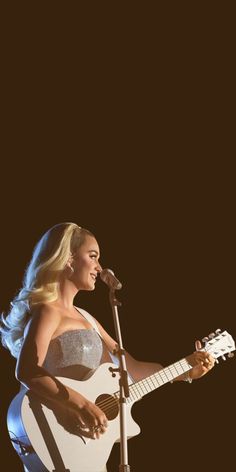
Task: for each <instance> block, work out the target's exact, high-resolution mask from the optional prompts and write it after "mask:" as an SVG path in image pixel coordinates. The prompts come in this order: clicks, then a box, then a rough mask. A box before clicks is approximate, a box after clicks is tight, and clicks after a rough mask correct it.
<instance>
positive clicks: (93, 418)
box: [51, 389, 108, 439]
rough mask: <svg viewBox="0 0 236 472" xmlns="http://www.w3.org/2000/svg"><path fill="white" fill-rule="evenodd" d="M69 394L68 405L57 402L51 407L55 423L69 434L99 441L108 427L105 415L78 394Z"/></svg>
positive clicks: (71, 392) (73, 392)
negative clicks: (55, 419)
mask: <svg viewBox="0 0 236 472" xmlns="http://www.w3.org/2000/svg"><path fill="white" fill-rule="evenodd" d="M70 394H71V397H73V401H72V400H71V397H70V403H69V404H68V403H67V402H63V401H57V402H56V403H55V402H54V403H52V405H51V409H52V410H53V412H54V414H55V416H56V418H57V421H58V422H59V424H61V425H62V426H63V428H65V429H66V431H69V432H70V433H71V434H76V435H78V436H84V437H85V438H91V439H99V438H100V435H101V434H104V433H105V432H106V430H107V427H108V420H107V417H106V415H105V413H104V412H103V411H102V410H101V409H100V408H99V407H98V406H97V405H95V403H93V402H91V401H89V400H88V399H87V398H85V397H84V396H83V395H81V394H80V393H78V392H76V391H74V390H73V391H72V390H71V389H70Z"/></svg>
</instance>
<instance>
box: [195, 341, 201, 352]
mask: <svg viewBox="0 0 236 472" xmlns="http://www.w3.org/2000/svg"><path fill="white" fill-rule="evenodd" d="M201 348H202V343H201V341H199V340H197V341H195V349H196V351H199V350H200V349H201Z"/></svg>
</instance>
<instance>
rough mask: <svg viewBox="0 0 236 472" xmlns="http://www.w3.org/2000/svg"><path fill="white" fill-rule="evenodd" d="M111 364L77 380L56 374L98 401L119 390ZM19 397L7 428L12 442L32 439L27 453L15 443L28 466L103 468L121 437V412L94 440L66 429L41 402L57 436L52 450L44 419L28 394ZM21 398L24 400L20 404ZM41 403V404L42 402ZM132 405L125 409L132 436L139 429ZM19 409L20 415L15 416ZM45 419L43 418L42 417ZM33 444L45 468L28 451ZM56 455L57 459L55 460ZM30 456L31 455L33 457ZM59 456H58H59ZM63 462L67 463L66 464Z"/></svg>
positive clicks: (80, 470) (77, 471)
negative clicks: (21, 438) (20, 439)
mask: <svg viewBox="0 0 236 472" xmlns="http://www.w3.org/2000/svg"><path fill="white" fill-rule="evenodd" d="M109 367H117V366H115V365H113V364H110V363H106V364H102V365H101V366H100V367H99V368H98V369H97V370H96V372H95V373H94V375H93V376H92V377H91V378H90V379H88V380H86V381H78V380H73V379H68V378H64V377H57V379H58V380H59V381H60V382H61V383H63V384H64V385H66V386H68V387H70V388H72V389H74V390H76V391H78V392H80V393H81V394H82V395H84V396H85V397H86V398H88V399H89V400H90V401H92V402H94V403H95V401H96V399H97V398H98V397H99V395H103V394H110V395H113V393H114V392H116V391H118V390H119V383H118V379H119V376H118V375H116V376H115V377H112V375H111V372H109V370H108V369H109ZM17 397H18V398H17ZM17 397H15V399H14V400H13V402H12V403H11V405H10V408H9V412H8V430H9V433H10V436H11V438H12V439H13V445H14V436H15V437H18V438H19V436H21V437H22V436H25V439H26V437H27V438H28V439H29V443H28V442H27V441H26V442H24V441H22V442H23V443H24V444H25V452H26V455H24V452H23V451H20V450H19V447H18V448H17V443H15V447H16V449H17V452H18V453H19V454H20V453H21V452H22V453H23V454H22V455H21V459H22V460H23V462H24V463H25V465H26V467H27V466H28V467H29V469H30V470H33V471H34V472H37V471H40V472H41V471H42V470H47V471H50V472H51V471H58V472H59V471H60V472H61V471H63V470H64V471H66V470H68V471H70V472H100V471H101V470H102V469H103V468H104V467H105V464H106V462H107V460H108V458H109V455H110V452H111V449H112V447H113V445H114V443H115V442H116V441H118V440H119V438H120V422H119V415H117V416H116V417H115V418H114V419H112V420H110V421H109V426H108V429H107V431H106V433H105V434H103V435H101V436H100V438H99V439H95V440H94V439H89V438H86V437H85V438H82V437H80V436H78V435H76V434H72V433H69V432H68V431H66V430H65V429H64V427H63V426H62V425H60V424H59V423H58V421H57V419H56V417H55V415H54V413H53V411H52V410H51V409H49V408H47V407H46V406H45V405H42V410H43V415H44V417H45V418H46V420H47V423H48V425H50V431H51V433H52V436H53V438H54V441H53V442H55V444H52V450H50V440H48V438H47V434H46V429H47V428H46V429H45V428H44V426H43V425H42V424H41V427H40V423H41V422H40V420H39V419H36V417H35V413H34V411H33V410H32V408H31V406H30V401H29V398H28V395H27V394H22V393H19V395H18V396H17ZM108 401H109V399H108ZM19 402H20V403H21V404H20V405H19ZM14 403H15V405H14ZM38 403H39V404H40V402H38ZM132 405H133V403H131V404H129V405H127V409H126V411H127V436H128V437H129V438H130V437H133V436H135V435H137V434H139V433H140V428H139V426H138V425H137V423H135V422H134V420H133V419H132V417H131V407H132ZM19 407H20V408H19ZM17 410H18V417H16V411H17ZM36 416H37V415H36ZM19 422H20V423H21V429H22V431H21V432H22V433H23V434H20V435H19V434H18V432H19ZM42 423H44V421H42ZM16 429H17V430H16ZM42 429H45V435H43V433H42ZM12 433H13V434H12ZM49 436H50V435H49ZM30 446H32V448H33V450H34V452H35V453H36V455H37V456H38V458H40V459H41V462H42V463H43V465H44V466H45V467H46V469H43V468H42V467H41V464H40V463H39V461H38V460H37V461H36V458H35V454H34V453H33V451H32V452H30V453H29V454H28V455H27V450H28V451H31V447H30ZM55 451H56V452H55ZM53 455H54V463H53V460H52V456H53ZM30 456H32V458H31V457H30ZM56 456H58V458H57V457H56ZM59 456H60V457H59ZM36 462H38V463H36ZM57 463H58V467H57ZM59 464H60V465H59ZM62 464H64V468H63V465H62Z"/></svg>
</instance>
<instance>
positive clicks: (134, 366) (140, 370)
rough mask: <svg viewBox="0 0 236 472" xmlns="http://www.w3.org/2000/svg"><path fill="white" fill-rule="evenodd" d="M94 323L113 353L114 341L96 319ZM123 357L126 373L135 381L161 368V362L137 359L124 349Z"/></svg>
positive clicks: (115, 344) (115, 346) (114, 348)
mask: <svg viewBox="0 0 236 472" xmlns="http://www.w3.org/2000/svg"><path fill="white" fill-rule="evenodd" d="M96 323H97V325H98V328H99V331H100V333H101V336H102V338H103V340H104V342H105V344H106V347H107V348H108V350H109V352H110V353H111V354H113V355H114V352H115V351H116V348H117V343H116V341H115V340H114V339H113V338H112V337H111V336H110V335H109V334H108V333H107V332H106V331H105V329H104V328H103V327H102V325H101V324H100V323H99V322H98V321H97V320H96ZM116 357H117V356H116ZM125 359H126V365H127V370H128V373H129V374H130V376H131V377H132V379H133V380H134V381H135V382H138V381H139V380H142V379H144V378H145V377H148V376H149V375H152V374H154V373H155V372H157V371H158V370H160V369H162V366H161V364H158V363H155V362H142V361H138V360H136V359H134V358H133V357H132V356H131V354H129V353H128V352H127V351H125Z"/></svg>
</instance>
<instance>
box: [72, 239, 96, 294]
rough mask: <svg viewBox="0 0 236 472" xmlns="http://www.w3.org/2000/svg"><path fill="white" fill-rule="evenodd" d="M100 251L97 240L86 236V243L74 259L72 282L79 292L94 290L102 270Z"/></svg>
mask: <svg viewBox="0 0 236 472" xmlns="http://www.w3.org/2000/svg"><path fill="white" fill-rule="evenodd" d="M99 257H100V251H99V246H98V243H97V241H96V239H95V238H94V237H93V236H86V238H85V241H84V243H83V244H82V245H81V246H80V248H79V249H78V251H77V253H76V255H75V256H74V258H73V262H72V264H71V265H72V267H73V269H74V273H73V275H72V277H71V280H72V281H73V282H74V283H75V285H76V287H77V289H78V290H94V289H95V282H96V277H97V275H98V273H99V272H101V270H102V268H101V266H100V264H99V262H98V261H99Z"/></svg>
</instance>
